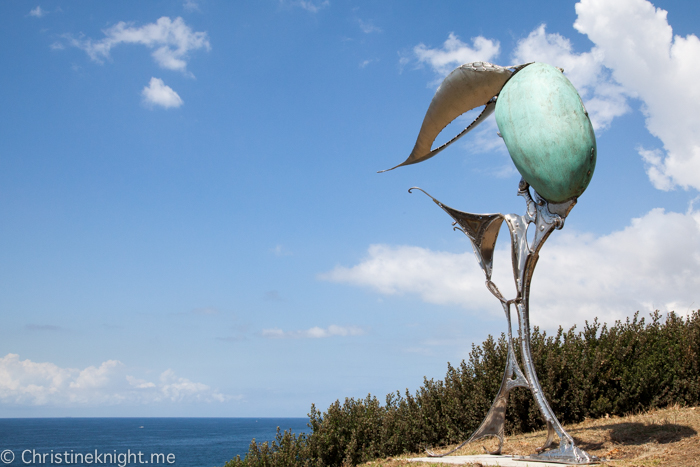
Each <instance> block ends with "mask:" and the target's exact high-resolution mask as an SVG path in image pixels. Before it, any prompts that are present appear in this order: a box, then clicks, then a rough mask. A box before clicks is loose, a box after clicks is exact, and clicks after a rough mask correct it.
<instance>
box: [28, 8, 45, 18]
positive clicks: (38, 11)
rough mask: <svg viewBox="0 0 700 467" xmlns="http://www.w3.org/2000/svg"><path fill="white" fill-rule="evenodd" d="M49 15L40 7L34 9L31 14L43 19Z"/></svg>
mask: <svg viewBox="0 0 700 467" xmlns="http://www.w3.org/2000/svg"><path fill="white" fill-rule="evenodd" d="M47 14H48V12H47V11H46V10H44V9H42V8H41V7H40V6H37V7H36V8H32V10H31V11H30V12H29V16H33V17H35V18H41V17H42V16H46V15H47Z"/></svg>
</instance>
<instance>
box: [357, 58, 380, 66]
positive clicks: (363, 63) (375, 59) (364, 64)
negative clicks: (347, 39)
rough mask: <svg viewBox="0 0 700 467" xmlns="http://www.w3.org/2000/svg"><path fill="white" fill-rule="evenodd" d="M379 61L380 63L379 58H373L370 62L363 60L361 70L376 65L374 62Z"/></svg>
mask: <svg viewBox="0 0 700 467" xmlns="http://www.w3.org/2000/svg"><path fill="white" fill-rule="evenodd" d="M378 61H379V59H378V58H373V59H370V60H363V61H361V62H360V68H365V67H366V66H367V65H369V64H371V63H374V62H378Z"/></svg>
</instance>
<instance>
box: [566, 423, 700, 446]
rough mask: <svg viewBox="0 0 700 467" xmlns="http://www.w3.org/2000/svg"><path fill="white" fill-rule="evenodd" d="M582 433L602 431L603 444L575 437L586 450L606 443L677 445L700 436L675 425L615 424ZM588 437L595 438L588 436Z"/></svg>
mask: <svg viewBox="0 0 700 467" xmlns="http://www.w3.org/2000/svg"><path fill="white" fill-rule="evenodd" d="M581 431H600V432H601V438H604V439H603V440H601V442H594V441H591V440H585V439H581V438H577V437H575V436H574V439H575V441H576V445H577V446H579V447H580V448H581V449H584V450H596V449H601V448H602V447H603V445H604V444H605V442H606V441H612V442H614V443H618V444H623V445H627V446H640V445H643V444H647V443H658V444H667V443H675V442H677V441H680V440H682V439H684V438H690V437H691V436H695V435H697V434H698V432H697V431H695V430H694V429H693V428H691V427H689V426H686V425H677V424H674V423H652V424H646V423H629V422H625V423H614V424H610V425H601V426H595V427H589V428H584V429H583V430H581ZM586 437H595V435H591V434H589V435H587V436H586Z"/></svg>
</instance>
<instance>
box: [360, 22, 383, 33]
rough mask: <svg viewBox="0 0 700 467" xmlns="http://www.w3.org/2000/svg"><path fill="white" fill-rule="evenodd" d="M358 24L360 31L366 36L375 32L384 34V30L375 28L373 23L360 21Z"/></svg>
mask: <svg viewBox="0 0 700 467" xmlns="http://www.w3.org/2000/svg"><path fill="white" fill-rule="evenodd" d="M357 22H358V23H359V25H360V30H361V31H362V32H364V33H365V34H371V33H373V32H382V28H380V27H378V26H375V25H374V24H373V23H372V22H371V21H363V20H361V19H358V20H357Z"/></svg>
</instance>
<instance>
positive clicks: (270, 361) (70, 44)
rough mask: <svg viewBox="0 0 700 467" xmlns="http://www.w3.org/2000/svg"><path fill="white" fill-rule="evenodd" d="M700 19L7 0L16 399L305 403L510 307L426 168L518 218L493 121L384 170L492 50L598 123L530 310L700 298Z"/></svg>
mask: <svg viewBox="0 0 700 467" xmlns="http://www.w3.org/2000/svg"><path fill="white" fill-rule="evenodd" d="M698 18H700V4H697V2H686V1H657V2H654V4H651V3H649V2H646V1H643V0H619V1H616V2H610V1H603V0H583V1H581V2H579V3H575V2H562V1H550V2H546V1H540V2H519V1H499V2H488V3H487V2H458V1H453V2H404V1H385V2H364V1H356V2H348V1H339V0H328V1H317V0H299V1H292V0H283V1H279V0H269V1H259V2H224V1H214V0H197V1H195V0H187V1H185V2H183V1H158V2H111V3H110V2H98V3H96V2H87V1H71V2H67V1H46V2H34V3H32V2H27V1H6V2H2V3H0V21H1V22H2V27H1V28H0V31H1V32H0V34H2V42H1V45H0V60H2V64H3V66H2V67H1V68H0V96H1V97H0V102H1V103H2V105H0V217H1V219H2V222H0V239H1V240H2V242H1V245H2V246H1V247H0V264H2V268H0V313H1V316H2V317H3V325H2V326H1V327H0V417H19V416H66V415H71V416H151V415H152V416H304V415H305V414H306V413H307V412H308V410H309V407H310V405H311V403H315V404H316V405H317V407H319V408H321V409H324V408H325V407H327V406H328V405H329V404H330V403H331V402H333V401H334V400H336V399H338V398H341V399H342V398H344V397H349V396H352V397H363V396H365V395H366V394H367V393H372V394H376V395H378V396H379V397H383V396H384V395H385V394H387V393H388V392H391V391H394V390H397V389H399V390H403V389H405V388H408V389H410V390H415V389H416V388H418V387H419V386H420V385H421V384H422V380H423V377H424V376H427V377H429V378H441V377H442V376H443V375H444V373H445V370H446V363H447V362H448V361H449V362H452V363H459V361H461V360H462V359H463V358H465V357H467V355H468V353H469V351H470V349H471V345H472V343H480V342H481V341H482V340H483V339H484V338H485V337H486V336H487V335H488V334H499V333H501V332H503V331H504V330H505V320H504V318H503V316H502V311H501V308H500V305H499V304H498V302H497V301H496V300H495V299H494V298H493V297H492V296H490V294H489V293H488V291H486V289H485V287H484V286H483V276H482V273H481V271H480V270H479V269H478V265H477V263H476V260H475V259H474V257H473V254H472V253H471V247H470V245H469V243H468V240H467V238H466V237H464V236H463V235H462V234H460V233H458V232H453V231H452V229H451V226H450V221H451V220H450V219H449V218H448V217H447V216H446V215H445V214H444V213H443V212H442V211H441V210H439V209H438V208H437V207H436V206H435V205H434V204H433V203H432V202H430V200H429V199H428V198H426V197H425V196H423V195H422V194H420V193H419V194H408V192H407V189H408V188H409V187H412V186H420V187H422V188H424V189H425V190H426V191H428V192H429V193H431V194H432V195H433V196H435V197H436V198H438V199H440V200H441V201H442V202H444V203H446V204H448V205H450V206H453V207H455V208H457V209H461V210H464V211H469V212H503V213H508V212H515V213H522V212H523V210H524V205H523V202H522V200H521V199H520V198H518V197H517V196H516V195H515V193H516V191H517V185H518V181H519V175H518V174H517V172H516V171H515V169H514V166H513V165H512V163H511V161H510V159H509V156H508V153H507V152H506V150H505V146H504V145H503V144H502V143H501V141H500V139H499V138H498V137H497V136H496V131H497V129H496V126H495V122H493V121H490V122H487V123H485V124H484V125H482V126H480V127H479V130H478V131H476V132H475V133H473V134H469V135H468V136H466V137H465V138H463V139H462V140H460V141H459V142H458V143H457V144H455V145H453V146H452V147H451V148H450V149H449V150H446V151H444V152H443V153H441V154H440V155H439V156H437V157H435V158H433V159H431V160H429V161H427V162H424V163H421V164H417V165H413V166H409V167H402V168H400V169H397V170H394V171H392V172H388V173H383V174H377V173H376V172H377V171H378V170H382V169H386V168H389V167H393V166H394V165H396V164H398V163H399V162H402V161H403V160H404V159H405V158H406V156H407V155H408V154H409V152H410V150H411V148H412V147H413V144H414V142H415V138H416V136H417V132H418V129H419V128H420V124H421V122H422V119H423V116H424V114H425V111H426V110H427V107H428V104H429V103H430V99H431V98H432V95H433V93H434V92H435V89H436V88H437V86H438V85H439V83H440V81H441V79H442V78H443V77H444V76H445V75H446V74H447V73H448V72H449V71H451V70H452V69H453V68H455V67H456V66H459V65H461V64H462V63H466V62H471V61H489V62H492V63H496V64H500V65H512V64H518V63H525V62H529V61H533V60H535V61H542V62H546V63H550V64H552V65H555V66H559V67H562V68H564V69H565V73H566V75H567V76H568V77H569V79H570V80H571V81H572V83H573V84H574V85H575V86H576V87H577V88H578V89H579V92H580V93H581V95H582V98H583V100H584V102H585V103H586V107H587V108H588V110H589V112H590V114H591V116H592V120H593V123H594V125H595V127H596V136H597V141H598V164H597V167H596V171H595V175H594V177H593V180H592V182H591V184H590V186H589V187H588V189H587V191H586V192H585V193H584V195H583V196H582V197H581V198H580V199H579V203H578V204H577V206H576V207H575V208H574V210H573V211H572V213H571V214H570V216H569V217H568V218H567V220H566V226H565V228H564V229H563V230H562V231H558V232H555V234H554V235H553V236H552V238H551V239H550V240H549V241H548V243H547V244H546V245H545V246H544V248H543V250H542V253H541V259H540V263H539V265H538V270H537V271H536V273H535V279H534V281H533V296H532V305H531V306H532V322H533V324H535V325H538V326H540V327H542V328H544V329H547V330H556V328H557V326H558V325H559V324H562V325H565V326H571V325H574V324H575V325H578V326H579V327H580V326H582V325H583V324H584V322H585V321H586V320H592V319H593V318H595V317H598V318H599V319H600V320H602V321H607V322H612V321H614V320H616V319H624V318H626V317H627V316H630V315H632V314H634V312H635V311H637V310H639V311H640V312H642V313H643V314H647V313H648V312H650V311H652V310H654V309H659V310H662V311H671V310H675V311H677V312H679V313H687V312H688V311H689V310H691V309H696V308H698V307H700V295H699V294H698V292H697V291H698V290H700V283H699V282H700V279H699V278H700V211H698V210H697V207H696V205H694V204H693V203H694V202H695V203H696V202H697V197H698V190H699V189H700V136H698V135H700V111H698V108H700V85H698V82H697V78H696V77H697V76H698V75H700V41H699V40H698V38H697V34H698V30H697V19H698ZM470 117H471V114H469V115H467V116H466V117H464V118H460V119H458V121H457V122H456V123H455V124H454V125H451V126H450V127H448V128H447V129H446V130H445V132H444V133H443V134H442V135H441V136H440V137H439V141H438V142H440V141H446V140H447V139H448V138H450V137H451V136H453V135H454V134H456V133H457V132H458V131H459V130H461V127H463V126H464V125H465V124H466V123H468V122H469V118H470ZM696 204H697V203H696ZM506 237H507V236H506V235H504V236H503V238H502V240H501V242H504V241H507V240H504V239H505V238H506ZM506 248H507V244H505V243H501V244H500V246H499V251H498V252H497V258H496V265H495V278H496V281H497V283H498V284H499V287H501V289H502V290H503V289H505V290H510V289H509V287H508V285H505V284H508V281H509V280H510V279H509V275H510V266H509V264H508V263H509V262H510V258H509V256H508V253H507V250H506ZM499 281H500V282H499ZM501 284H504V285H501Z"/></svg>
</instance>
